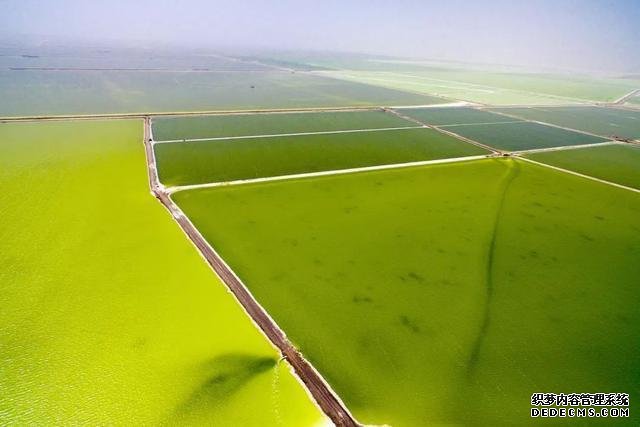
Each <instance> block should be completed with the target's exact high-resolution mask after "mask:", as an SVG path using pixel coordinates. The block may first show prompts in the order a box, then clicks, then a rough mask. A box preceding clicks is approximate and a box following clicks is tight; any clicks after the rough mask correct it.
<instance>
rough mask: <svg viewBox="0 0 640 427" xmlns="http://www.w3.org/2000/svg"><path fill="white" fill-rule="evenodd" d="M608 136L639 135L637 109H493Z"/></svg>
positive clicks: (639, 136)
mask: <svg viewBox="0 0 640 427" xmlns="http://www.w3.org/2000/svg"><path fill="white" fill-rule="evenodd" d="M493 111H500V112H503V113H505V114H510V115H513V116H517V117H520V118H524V119H528V120H538V121H541V122H546V123H551V124H554V125H558V126H564V127H568V128H571V129H577V130H581V131H584V132H590V133H593V134H596V135H602V136H605V137H608V138H611V137H614V136H617V137H622V138H640V111H631V110H623V109H620V108H605V107H544V108H542V107H526V108H503V109H493Z"/></svg>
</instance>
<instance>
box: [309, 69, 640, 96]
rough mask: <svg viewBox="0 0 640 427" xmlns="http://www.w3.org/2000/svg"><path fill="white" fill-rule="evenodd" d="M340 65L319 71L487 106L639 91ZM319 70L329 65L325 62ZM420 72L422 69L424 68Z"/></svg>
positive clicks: (615, 83) (587, 80)
mask: <svg viewBox="0 0 640 427" xmlns="http://www.w3.org/2000/svg"><path fill="white" fill-rule="evenodd" d="M381 63H383V61H379V62H376V61H366V62H360V63H359V64H357V65H356V66H355V67H351V64H350V63H339V64H336V67H335V68H338V69H339V70H336V71H326V72H324V71H323V72H319V73H317V74H322V75H328V76H332V77H336V78H341V79H345V80H349V81H357V82H362V83H368V84H372V85H377V86H381V87H387V88H392V89H398V90H406V91H412V92H416V93H425V94H430V95H438V96H442V97H446V98H450V99H459V100H466V101H472V102H479V103H483V104H489V105H509V104H530V105H552V104H570V103H583V102H585V101H613V100H615V99H617V98H619V97H620V96H623V95H625V94H627V93H629V92H630V91H632V90H633V89H637V88H638V86H639V81H638V80H631V79H611V78H591V77H575V76H568V75H560V74H558V75H553V74H535V73H522V72H500V71H491V70H487V69H478V67H476V69H473V67H472V66H469V65H466V66H465V68H462V67H458V68H453V67H439V66H434V65H432V64H423V66H422V67H418V66H416V63H413V64H411V63H410V62H409V61H404V62H403V61H395V62H393V61H387V62H386V63H384V64H383V66H382V67H381V66H380V64H381ZM318 65H326V64H323V63H321V62H319V63H318ZM420 68H422V69H420Z"/></svg>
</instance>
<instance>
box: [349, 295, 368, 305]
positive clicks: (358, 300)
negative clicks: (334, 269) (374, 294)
mask: <svg viewBox="0 0 640 427" xmlns="http://www.w3.org/2000/svg"><path fill="white" fill-rule="evenodd" d="M351 301H353V302H354V303H356V304H360V303H367V302H372V301H373V300H372V299H371V298H370V297H367V296H363V297H361V296H358V295H356V296H354V297H353V298H351Z"/></svg>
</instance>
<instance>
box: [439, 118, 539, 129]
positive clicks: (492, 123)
mask: <svg viewBox="0 0 640 427" xmlns="http://www.w3.org/2000/svg"><path fill="white" fill-rule="evenodd" d="M524 122H526V120H512V121H505V122H482V123H456V124H452V125H434V126H437V127H439V128H453V127H458V126H476V125H477V126H485V125H506V124H509V123H524Z"/></svg>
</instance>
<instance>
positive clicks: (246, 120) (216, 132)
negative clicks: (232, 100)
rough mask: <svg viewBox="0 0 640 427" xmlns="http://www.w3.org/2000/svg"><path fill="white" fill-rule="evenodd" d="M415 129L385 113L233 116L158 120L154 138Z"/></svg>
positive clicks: (398, 118)
mask: <svg viewBox="0 0 640 427" xmlns="http://www.w3.org/2000/svg"><path fill="white" fill-rule="evenodd" d="M411 126H414V127H415V126H416V124H415V123H412V122H410V121H407V120H404V119H401V118H400V117H398V116H395V115H393V114H389V113H385V112H383V111H381V110H378V111H345V112H335V111H327V112H321V113H273V114H264V113H262V114H233V115H214V116H194V117H171V118H154V119H153V138H154V139H155V140H156V141H170V140H184V139H186V140H188V139H202V138H220V137H229V136H248V135H274V134H285V133H300V132H323V131H336V130H352V129H379V128H394V127H411Z"/></svg>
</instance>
